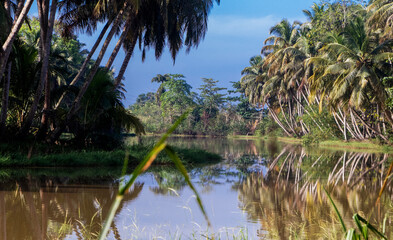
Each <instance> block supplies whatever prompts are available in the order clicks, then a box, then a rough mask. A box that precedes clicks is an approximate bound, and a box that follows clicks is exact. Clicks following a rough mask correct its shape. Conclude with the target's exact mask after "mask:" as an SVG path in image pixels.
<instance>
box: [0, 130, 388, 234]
mask: <svg viewBox="0 0 393 240" xmlns="http://www.w3.org/2000/svg"><path fill="white" fill-rule="evenodd" d="M171 141H172V144H173V145H177V146H183V147H185V146H186V147H193V148H204V149H207V150H209V151H212V152H216V153H219V154H222V155H223V156H224V157H225V161H223V162H221V163H219V164H215V165H208V166H189V167H188V170H189V173H190V176H191V177H192V179H193V182H194V183H195V184H196V186H197V189H198V191H199V192H200V193H201V197H202V200H203V201H204V203H205V207H206V210H207V212H208V215H209V216H210V218H211V221H212V223H213V227H214V228H213V229H212V230H207V228H206V224H205V222H204V220H203V216H202V215H201V214H200V212H199V209H198V207H197V205H196V203H195V201H194V198H193V197H192V192H191V191H190V190H189V189H188V187H186V183H185V181H184V179H183V178H182V176H181V174H179V173H178V172H177V171H176V170H175V169H173V168H171V167H168V166H166V167H163V166H159V167H154V168H152V169H151V171H150V172H148V173H146V174H145V175H143V176H142V177H141V178H140V179H139V182H138V183H137V184H135V185H134V186H133V188H132V190H131V191H130V192H129V193H127V194H126V196H125V199H124V201H123V202H122V204H121V206H120V208H119V210H118V211H117V213H116V219H115V221H114V224H113V225H112V226H111V232H110V235H109V236H108V238H109V239H153V238H156V239H174V238H176V239H179V238H180V239H189V238H190V237H191V236H192V237H191V238H195V239H206V235H209V236H210V237H213V236H215V237H216V238H221V239H228V238H230V239H233V238H234V235H236V234H239V232H240V230H238V229H239V228H245V229H247V232H248V234H247V235H242V236H243V237H244V238H247V239H340V238H341V237H342V236H343V235H342V232H341V227H340V225H338V221H337V219H336V215H335V213H334V210H333V209H332V207H331V205H330V203H329V202H328V201H327V197H326V194H325V193H324V192H323V190H322V186H325V187H326V188H327V189H328V191H329V192H331V195H332V197H333V199H334V201H335V202H336V205H337V207H338V209H339V211H340V212H341V213H342V215H343V217H344V221H345V222H346V224H347V225H348V226H353V224H352V216H353V214H354V213H360V214H361V215H363V216H365V217H366V218H367V219H370V221H371V222H372V223H374V224H376V225H377V226H378V227H381V225H382V223H383V222H384V220H385V217H386V231H387V236H388V238H389V239H392V238H393V234H392V227H393V226H392V225H393V221H392V220H393V219H392V216H393V187H392V186H391V184H390V183H388V185H387V188H386V189H385V192H384V194H383V195H382V198H381V201H380V204H379V205H375V202H376V199H377V197H378V192H379V190H380V188H381V186H382V184H383V180H384V179H385V174H386V170H387V168H388V166H389V163H390V160H391V158H390V156H389V155H388V154H372V153H359V152H335V151H327V150H321V149H304V148H302V147H301V146H296V145H287V144H278V143H275V142H274V141H260V140H258V141H252V140H237V139H232V140H226V139H207V138H206V139H184V138H175V139H172V140H171ZM120 172H121V169H27V170H19V169H18V170H15V169H4V170H1V171H0V179H1V181H0V239H8V240H9V239H95V238H96V237H97V234H98V232H99V231H100V229H101V226H102V224H103V221H104V219H105V217H106V216H107V214H108V211H109V207H110V204H111V203H112V201H113V200H114V198H115V195H116V192H117V190H118V187H119V178H120ZM228 228H230V229H236V230H235V231H234V232H235V233H230V234H228V230H227V229H228ZM241 234H243V233H241ZM245 236H247V237H245Z"/></svg>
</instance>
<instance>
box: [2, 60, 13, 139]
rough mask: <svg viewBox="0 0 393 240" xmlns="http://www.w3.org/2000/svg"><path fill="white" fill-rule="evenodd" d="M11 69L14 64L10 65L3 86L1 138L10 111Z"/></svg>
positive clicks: (10, 63)
mask: <svg viewBox="0 0 393 240" xmlns="http://www.w3.org/2000/svg"><path fill="white" fill-rule="evenodd" d="M11 67H12V62H9V63H8V69H7V71H8V73H7V77H6V78H5V79H4V84H3V97H2V101H1V114H0V137H3V135H4V129H5V124H6V120H7V111H8V95H9V90H10V82H11Z"/></svg>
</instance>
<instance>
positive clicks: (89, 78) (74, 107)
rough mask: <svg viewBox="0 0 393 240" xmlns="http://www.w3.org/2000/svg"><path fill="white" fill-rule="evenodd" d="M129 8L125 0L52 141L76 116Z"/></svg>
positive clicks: (51, 140) (51, 139)
mask: <svg viewBox="0 0 393 240" xmlns="http://www.w3.org/2000/svg"><path fill="white" fill-rule="evenodd" d="M129 10H130V9H129V3H128V1H125V3H124V5H123V8H122V9H121V10H120V11H119V13H118V14H117V16H116V19H115V20H114V21H113V24H112V29H111V31H110V32H109V33H108V35H107V37H106V39H105V42H104V44H103V46H102V48H101V51H100V53H99V55H98V57H97V59H96V61H95V64H94V66H93V67H92V69H91V70H90V73H89V75H88V76H87V78H86V80H85V82H84V84H83V86H82V87H81V89H80V90H79V93H78V95H77V96H76V98H75V100H74V102H73V103H72V106H71V108H70V110H69V111H68V113H67V116H66V120H65V122H64V123H62V124H60V125H58V126H57V127H56V128H55V130H54V131H53V132H52V134H51V136H50V138H49V141H50V142H54V141H56V140H57V139H58V138H59V137H60V135H61V133H62V131H63V129H64V128H65V126H66V125H67V124H68V123H69V122H70V121H71V119H72V118H73V117H74V115H75V114H76V113H77V111H78V110H79V107H80V102H81V100H82V97H83V95H84V94H85V92H86V90H87V88H88V87H89V85H90V83H91V81H92V80H93V78H94V76H95V74H96V72H97V70H98V68H99V66H100V64H101V61H102V59H103V57H104V54H105V52H106V50H107V48H108V46H109V43H110V41H111V40H112V37H113V36H114V34H115V32H116V29H117V27H118V26H119V24H120V23H121V20H122V18H123V16H124V13H126V15H127V14H128V11H129Z"/></svg>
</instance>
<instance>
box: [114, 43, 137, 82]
mask: <svg viewBox="0 0 393 240" xmlns="http://www.w3.org/2000/svg"><path fill="white" fill-rule="evenodd" d="M135 44H136V37H135V38H134V39H133V40H132V42H131V44H130V46H129V47H128V49H127V53H126V56H125V57H124V60H123V63H122V65H121V68H120V71H119V74H118V75H117V77H116V80H115V84H114V86H115V88H117V87H118V86H119V84H120V83H121V81H122V80H123V76H124V73H125V72H126V69H127V66H128V63H129V62H130V59H131V57H132V54H133V52H134V48H135Z"/></svg>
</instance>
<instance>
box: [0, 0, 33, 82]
mask: <svg viewBox="0 0 393 240" xmlns="http://www.w3.org/2000/svg"><path fill="white" fill-rule="evenodd" d="M20 1H22V0H20ZM32 3H33V0H27V1H26V3H25V5H24V6H23V9H22V11H21V12H20V14H19V16H18V17H17V18H16V21H14V24H13V26H12V29H11V32H10V34H9V35H8V37H7V40H6V41H5V42H4V44H3V46H2V49H1V52H0V79H1V78H2V77H3V75H4V72H5V69H6V66H7V62H8V58H9V56H10V53H11V50H12V44H13V43H14V40H15V38H16V35H17V34H18V32H19V29H20V28H21V26H22V23H23V21H24V19H25V17H26V16H27V13H28V12H29V10H30V7H31V4H32Z"/></svg>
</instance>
